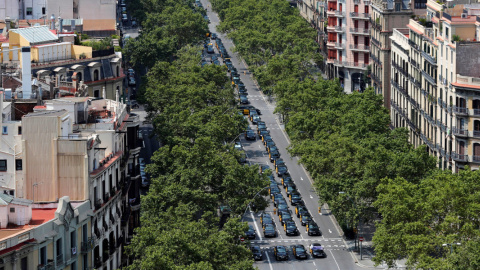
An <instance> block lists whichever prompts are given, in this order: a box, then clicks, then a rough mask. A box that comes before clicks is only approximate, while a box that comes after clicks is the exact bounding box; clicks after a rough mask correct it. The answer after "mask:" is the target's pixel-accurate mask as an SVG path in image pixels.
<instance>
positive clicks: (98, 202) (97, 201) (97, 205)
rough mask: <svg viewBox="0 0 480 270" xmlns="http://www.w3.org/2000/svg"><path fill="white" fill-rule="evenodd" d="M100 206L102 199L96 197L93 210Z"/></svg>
mask: <svg viewBox="0 0 480 270" xmlns="http://www.w3.org/2000/svg"><path fill="white" fill-rule="evenodd" d="M100 208H102V199H98V200H96V201H95V210H98V209H100Z"/></svg>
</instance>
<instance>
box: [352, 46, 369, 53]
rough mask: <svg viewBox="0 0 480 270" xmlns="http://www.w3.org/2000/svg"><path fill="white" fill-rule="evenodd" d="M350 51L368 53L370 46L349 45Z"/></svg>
mask: <svg viewBox="0 0 480 270" xmlns="http://www.w3.org/2000/svg"><path fill="white" fill-rule="evenodd" d="M350 50H353V51H367V52H369V51H370V46H367V45H363V44H350Z"/></svg>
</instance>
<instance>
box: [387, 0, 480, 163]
mask: <svg viewBox="0 0 480 270" xmlns="http://www.w3.org/2000/svg"><path fill="white" fill-rule="evenodd" d="M479 8H480V6H479V5H478V4H475V5H462V4H458V5H456V6H455V7H451V8H449V7H448V6H447V4H445V5H444V4H439V3H437V2H435V1H431V0H429V1H428V3H427V13H426V16H425V17H424V18H415V19H410V21H409V23H408V25H407V28H405V29H395V30H394V35H393V36H392V45H393V46H392V69H391V74H392V79H391V87H392V96H391V105H392V106H391V108H392V111H391V119H392V124H393V126H395V127H407V128H408V129H409V131H410V141H411V142H412V143H413V144H414V145H415V146H418V145H421V144H425V145H427V148H428V151H429V152H430V154H432V155H434V156H436V157H437V158H438V161H439V167H440V168H443V169H452V170H453V171H455V172H457V171H458V170H460V169H463V168H465V166H467V165H468V166H469V167H470V168H471V169H478V167H479V163H480V135H479V134H480V120H477V117H479V116H480V110H478V109H480V98H478V92H477V91H478V89H479V88H478V87H479V85H478V82H480V73H479V72H478V70H479V67H480V66H479V64H478V62H477V60H478V58H479V57H480V54H479V52H480V43H479V42H477V41H476V40H477V38H478V35H479V33H480V19H479V18H478V17H477V16H475V15H472V14H477V10H478V9H479ZM407 43H408V44H407ZM397 44H398V46H397ZM407 59H408V61H407ZM477 115H478V116H477Z"/></svg>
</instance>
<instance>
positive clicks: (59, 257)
mask: <svg viewBox="0 0 480 270" xmlns="http://www.w3.org/2000/svg"><path fill="white" fill-rule="evenodd" d="M55 261H56V262H57V267H58V266H60V265H63V254H60V255H57V259H56V260H55Z"/></svg>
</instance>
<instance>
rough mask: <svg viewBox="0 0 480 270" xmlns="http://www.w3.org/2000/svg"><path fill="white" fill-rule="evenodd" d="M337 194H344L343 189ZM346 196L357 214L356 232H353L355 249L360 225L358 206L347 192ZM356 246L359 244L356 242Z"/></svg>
mask: <svg viewBox="0 0 480 270" xmlns="http://www.w3.org/2000/svg"><path fill="white" fill-rule="evenodd" d="M338 194H346V193H345V191H339V192H338ZM346 196H347V198H348V199H349V200H350V201H351V202H352V204H353V208H354V209H355V212H356V213H357V216H358V225H357V232H356V233H355V239H354V241H355V249H357V239H358V235H359V232H360V230H359V227H360V215H359V213H358V208H357V204H356V203H355V201H354V200H352V198H350V196H348V194H346ZM358 246H360V243H359V244H358ZM361 259H362V249H361V248H360V260H361Z"/></svg>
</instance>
